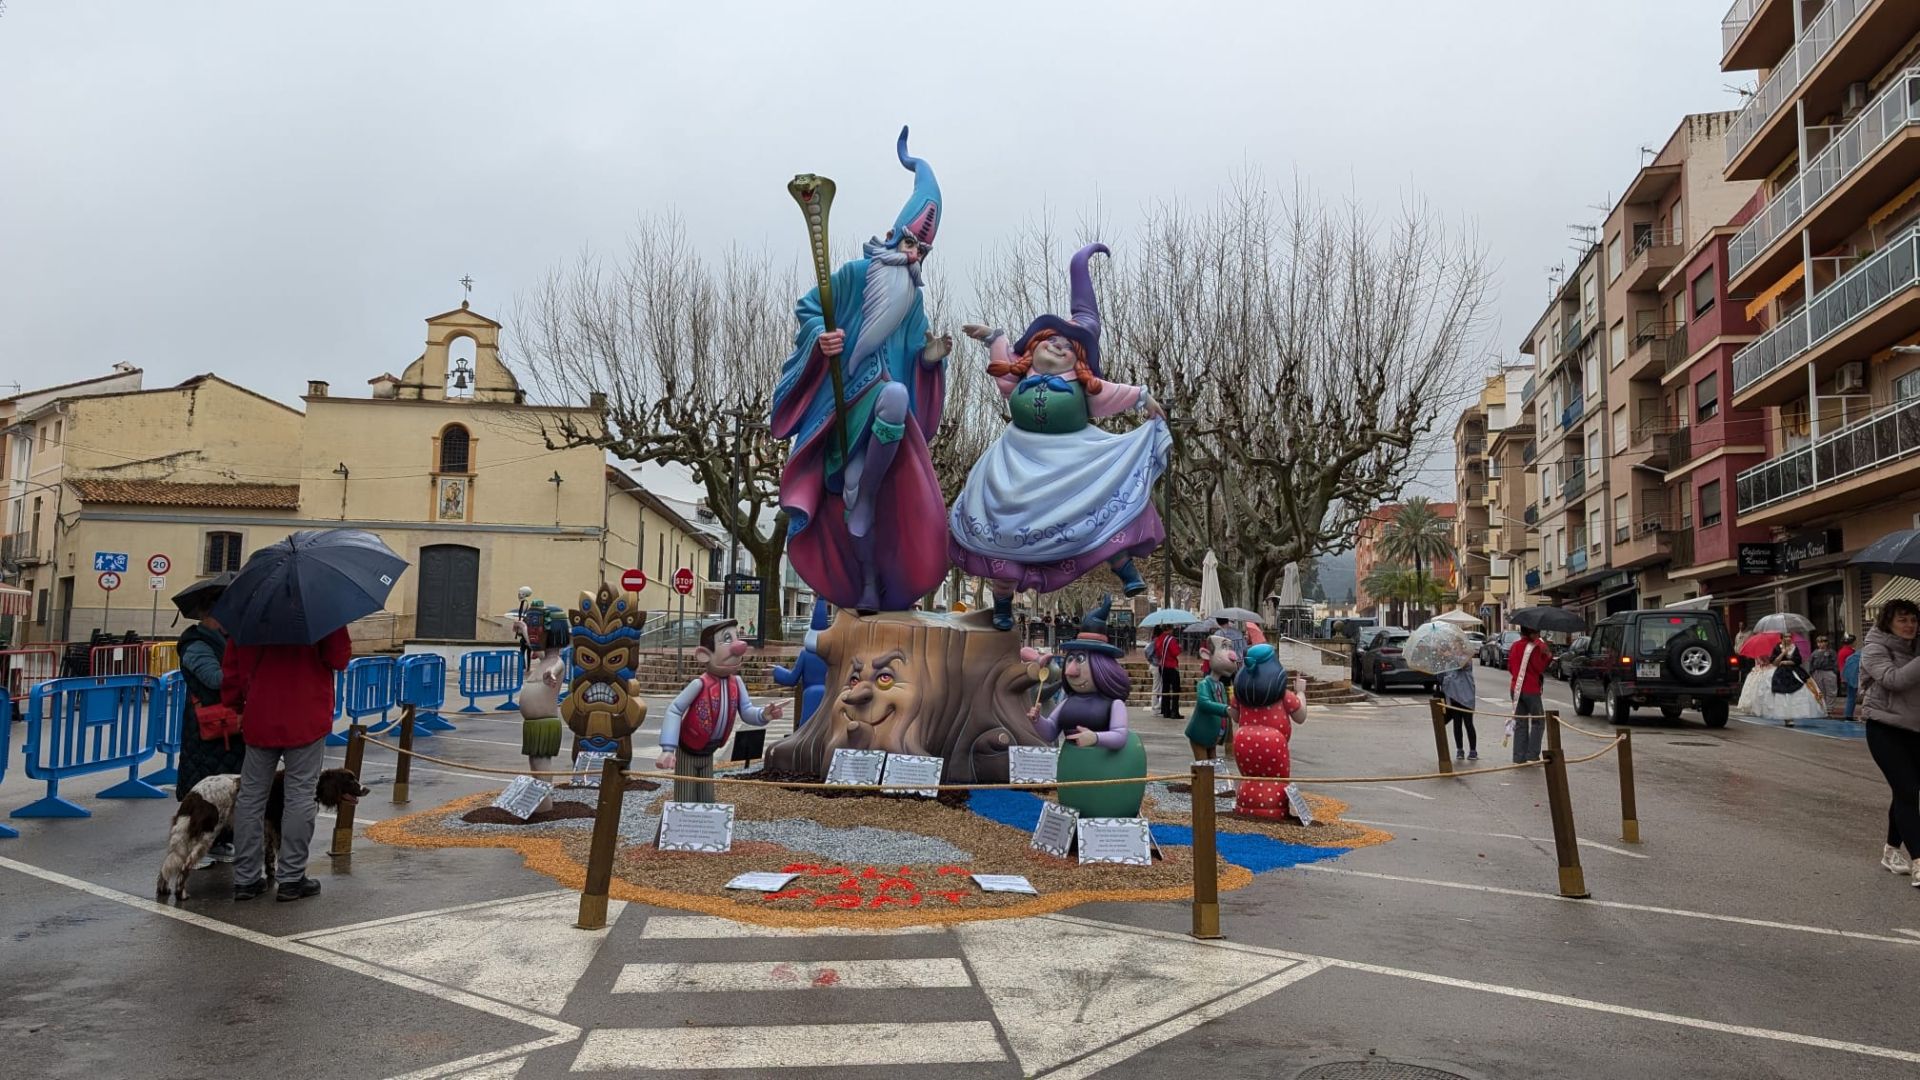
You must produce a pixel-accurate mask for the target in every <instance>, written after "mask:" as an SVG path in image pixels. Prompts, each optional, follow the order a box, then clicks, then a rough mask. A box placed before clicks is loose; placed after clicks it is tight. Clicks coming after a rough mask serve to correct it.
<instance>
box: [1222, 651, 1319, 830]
mask: <svg viewBox="0 0 1920 1080" xmlns="http://www.w3.org/2000/svg"><path fill="white" fill-rule="evenodd" d="M1247 640H1248V641H1250V642H1252V643H1253V644H1252V645H1250V646H1248V648H1247V655H1246V659H1245V661H1244V662H1243V663H1242V664H1241V666H1240V671H1239V673H1238V674H1236V675H1235V676H1234V677H1233V698H1234V705H1235V707H1236V711H1237V712H1238V714H1239V715H1238V717H1237V718H1236V723H1235V725H1234V732H1233V756H1234V758H1235V759H1236V760H1238V762H1239V767H1240V775H1242V776H1246V777H1255V776H1258V777H1274V778H1275V779H1273V780H1265V779H1262V780H1251V779H1249V780H1245V781H1243V782H1242V783H1241V784H1240V786H1239V791H1238V793H1237V795H1236V796H1235V798H1234V801H1233V812H1234V813H1236V814H1245V815H1247V816H1248V817H1261V818H1275V819H1279V818H1285V817H1288V816H1290V812H1289V809H1288V807H1287V778H1288V777H1289V776H1291V775H1292V774H1293V756H1292V754H1291V753H1290V752H1289V744H1290V743H1291V741H1292V739H1293V725H1295V724H1298V723H1304V722H1305V721H1306V711H1307V706H1306V702H1305V701H1303V700H1302V699H1301V697H1300V695H1299V694H1298V693H1297V692H1296V691H1295V690H1294V689H1290V688H1289V687H1288V685H1287V683H1288V679H1287V667H1286V665H1285V664H1282V663H1281V662H1280V657H1279V656H1278V655H1276V654H1275V653H1274V650H1273V646H1272V645H1269V644H1267V641H1266V637H1265V635H1264V634H1262V633H1261V631H1260V628H1259V627H1258V626H1255V625H1253V624H1251V623H1249V624H1247Z"/></svg>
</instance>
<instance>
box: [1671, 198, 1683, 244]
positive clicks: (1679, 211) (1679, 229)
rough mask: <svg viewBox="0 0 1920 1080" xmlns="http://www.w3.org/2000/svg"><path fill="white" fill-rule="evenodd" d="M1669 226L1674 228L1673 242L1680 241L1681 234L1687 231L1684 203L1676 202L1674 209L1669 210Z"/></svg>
mask: <svg viewBox="0 0 1920 1080" xmlns="http://www.w3.org/2000/svg"><path fill="white" fill-rule="evenodd" d="M1667 227H1668V228H1671V229H1672V230H1673V236H1674V241H1673V242H1674V243H1676V244H1677V243H1679V242H1680V237H1681V235H1682V234H1684V233H1685V232H1686V231H1687V213H1686V207H1685V206H1684V204H1681V203H1674V204H1673V209H1672V210H1669V211H1667Z"/></svg>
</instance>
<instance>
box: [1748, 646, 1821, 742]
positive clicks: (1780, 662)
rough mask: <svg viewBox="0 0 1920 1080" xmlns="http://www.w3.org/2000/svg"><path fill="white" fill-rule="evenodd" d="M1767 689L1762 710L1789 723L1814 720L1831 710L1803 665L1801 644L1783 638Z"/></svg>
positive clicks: (1761, 700)
mask: <svg viewBox="0 0 1920 1080" xmlns="http://www.w3.org/2000/svg"><path fill="white" fill-rule="evenodd" d="M1768 679H1769V681H1768V685H1767V690H1766V692H1765V693H1764V694H1763V695H1762V696H1761V698H1760V705H1759V713H1760V715H1761V716H1764V717H1766V718H1767V719H1769V720H1778V721H1780V722H1781V723H1782V724H1784V725H1785V726H1787V727H1792V726H1793V725H1794V722H1795V721H1799V720H1812V719H1815V718H1818V717H1822V716H1825V715H1826V714H1827V709H1826V705H1825V704H1824V703H1823V702H1822V701H1821V699H1820V695H1819V694H1818V693H1817V692H1815V690H1814V683H1813V676H1812V675H1810V674H1808V672H1807V670H1806V668H1804V667H1801V666H1800V647H1799V646H1797V645H1795V644H1794V643H1793V642H1792V641H1790V640H1789V641H1782V642H1781V643H1780V645H1779V647H1778V648H1777V649H1775V650H1774V654H1773V672H1772V674H1771V675H1770V676H1769V677H1768Z"/></svg>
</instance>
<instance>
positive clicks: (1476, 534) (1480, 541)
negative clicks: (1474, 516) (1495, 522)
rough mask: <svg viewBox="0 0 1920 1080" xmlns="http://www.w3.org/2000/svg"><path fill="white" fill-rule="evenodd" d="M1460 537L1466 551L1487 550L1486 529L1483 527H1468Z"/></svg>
mask: <svg viewBox="0 0 1920 1080" xmlns="http://www.w3.org/2000/svg"><path fill="white" fill-rule="evenodd" d="M1462 539H1463V540H1464V543H1465V547H1466V549H1467V550H1468V551H1485V550H1487V530H1485V529H1468V530H1467V532H1466V535H1465V536H1464V537H1463V538H1462Z"/></svg>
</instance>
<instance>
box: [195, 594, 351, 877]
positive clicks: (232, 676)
mask: <svg viewBox="0 0 1920 1080" xmlns="http://www.w3.org/2000/svg"><path fill="white" fill-rule="evenodd" d="M351 659H353V640H352V639H351V638H349V637H348V636H347V631H346V628H345V627H341V628H340V629H338V630H335V631H334V632H333V633H331V634H328V635H327V636H326V637H324V638H322V639H320V641H319V642H318V643H316V644H313V645H242V644H240V643H239V642H237V641H233V640H229V641H228V642H227V652H226V656H225V657H223V658H222V660H221V663H220V670H221V683H220V698H221V700H222V701H223V702H224V703H225V704H226V705H227V706H229V707H230V708H232V709H234V710H235V711H237V712H239V713H240V716H241V721H240V722H241V730H242V731H244V732H245V734H246V739H247V758H246V762H245V764H244V765H243V766H242V768H241V771H240V794H239V796H238V797H237V798H236V799H235V800H234V807H233V853H234V857H233V882H234V884H233V898H234V899H235V900H251V899H253V898H254V897H256V896H259V895H260V894H261V893H262V892H265V891H266V888H267V873H266V867H265V865H264V860H265V855H266V821H267V797H268V795H269V794H270V793H271V792H272V790H273V777H274V774H275V773H276V772H277V771H279V769H280V767H281V766H282V764H283V763H284V765H285V767H286V770H287V780H286V787H285V804H284V808H283V809H282V811H281V814H280V860H279V867H278V868H277V871H278V872H277V875H276V878H277V880H278V881H279V883H280V884H279V887H278V889H276V890H275V893H274V898H275V899H277V900H299V899H301V898H303V897H308V896H312V895H314V894H315V893H318V892H319V891H320V883H319V882H318V881H315V880H314V879H312V878H310V877H308V876H307V846H308V844H309V843H311V842H312V840H313V818H314V814H315V812H316V810H317V809H318V807H316V806H315V805H314V801H313V791H314V786H315V785H316V784H318V783H319V780H320V769H321V766H322V765H323V764H324V763H325V760H326V737H327V733H328V732H329V731H331V730H332V728H333V676H334V672H337V671H344V670H345V669H346V666H347V661H349V660H351Z"/></svg>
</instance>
